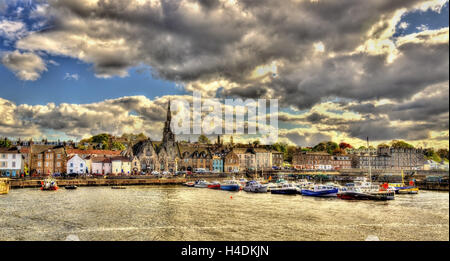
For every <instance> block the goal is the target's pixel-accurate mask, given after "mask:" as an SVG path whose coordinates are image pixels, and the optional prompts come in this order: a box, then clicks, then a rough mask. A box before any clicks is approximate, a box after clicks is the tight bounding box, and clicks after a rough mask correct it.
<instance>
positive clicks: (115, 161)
mask: <svg viewBox="0 0 450 261" xmlns="http://www.w3.org/2000/svg"><path fill="white" fill-rule="evenodd" d="M111 168H112V170H111V172H112V174H115V175H130V174H131V160H130V159H129V158H127V157H124V156H117V157H113V158H111Z"/></svg>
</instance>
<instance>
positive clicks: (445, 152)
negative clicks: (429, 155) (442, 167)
mask: <svg viewBox="0 0 450 261" xmlns="http://www.w3.org/2000/svg"><path fill="white" fill-rule="evenodd" d="M436 153H437V154H438V155H439V157H441V159H446V160H448V149H439V150H438V151H437V152H436Z"/></svg>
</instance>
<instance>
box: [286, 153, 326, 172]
mask: <svg viewBox="0 0 450 261" xmlns="http://www.w3.org/2000/svg"><path fill="white" fill-rule="evenodd" d="M292 165H293V167H294V168H296V169H304V170H331V169H333V166H332V165H333V156H332V155H330V154H328V153H327V152H309V151H299V152H296V153H294V155H293V156H292Z"/></svg>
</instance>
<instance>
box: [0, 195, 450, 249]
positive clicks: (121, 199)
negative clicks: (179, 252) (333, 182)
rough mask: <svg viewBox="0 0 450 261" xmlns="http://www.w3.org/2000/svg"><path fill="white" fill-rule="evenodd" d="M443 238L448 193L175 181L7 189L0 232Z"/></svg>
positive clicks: (5, 236)
mask: <svg viewBox="0 0 450 261" xmlns="http://www.w3.org/2000/svg"><path fill="white" fill-rule="evenodd" d="M373 236H376V237H378V238H379V239H380V240H449V193H448V192H432V191H421V192H420V193H419V194H418V195H396V199H395V200H392V201H388V202H375V201H345V200H339V199H336V198H333V199H322V198H311V197H305V196H301V195H296V196H288V195H272V194H270V193H267V194H254V193H247V192H244V191H241V192H227V191H221V190H212V189H200V188H188V187H182V186H145V187H144V186H130V187H127V189H123V190H114V189H111V188H110V187H79V188H78V189H77V190H65V189H64V188H62V189H60V190H58V191H40V190H39V189H35V188H33V189H13V190H11V191H10V193H9V194H8V195H0V240H66V239H69V240H77V239H79V240H82V241H84V240H194V241H195V240H254V241H261V240H295V241H301V240H365V239H366V238H368V237H373Z"/></svg>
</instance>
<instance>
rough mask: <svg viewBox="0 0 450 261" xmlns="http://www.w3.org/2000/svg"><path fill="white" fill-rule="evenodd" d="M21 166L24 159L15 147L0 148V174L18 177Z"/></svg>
mask: <svg viewBox="0 0 450 261" xmlns="http://www.w3.org/2000/svg"><path fill="white" fill-rule="evenodd" d="M23 167H24V160H23V157H22V154H21V153H20V152H19V151H18V150H17V149H15V148H14V149H5V148H0V176H4V177H19V176H20V175H21V174H22V173H23Z"/></svg>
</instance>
